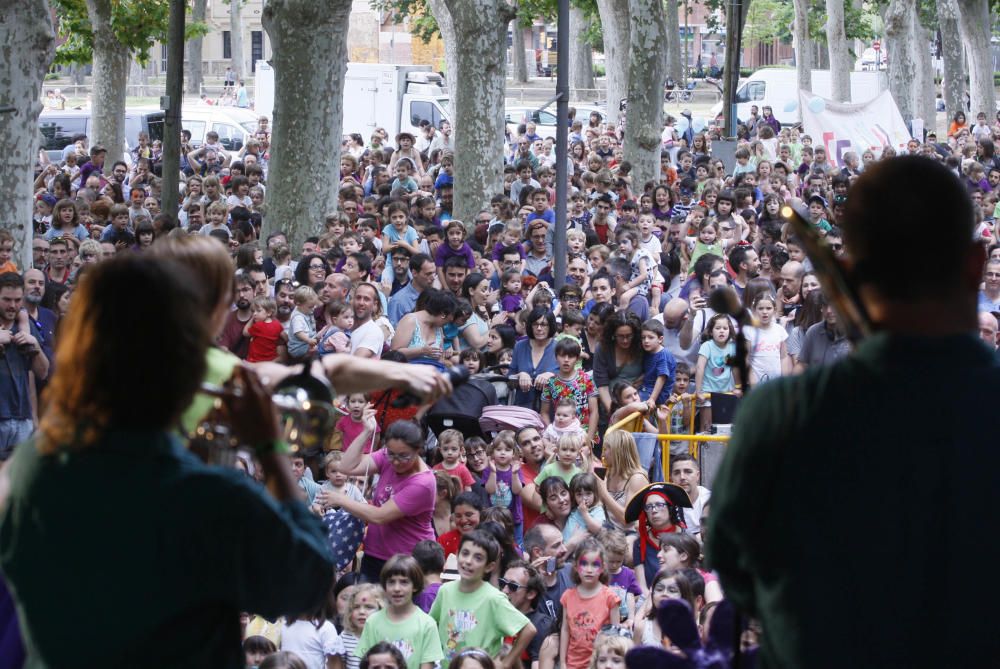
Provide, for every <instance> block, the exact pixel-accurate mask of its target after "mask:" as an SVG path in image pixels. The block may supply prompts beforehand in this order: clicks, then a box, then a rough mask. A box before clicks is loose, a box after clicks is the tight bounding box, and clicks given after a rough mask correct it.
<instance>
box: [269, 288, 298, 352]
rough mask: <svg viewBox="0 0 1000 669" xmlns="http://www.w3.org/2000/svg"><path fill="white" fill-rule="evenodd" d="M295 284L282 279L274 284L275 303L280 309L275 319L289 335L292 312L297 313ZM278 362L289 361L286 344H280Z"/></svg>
mask: <svg viewBox="0 0 1000 669" xmlns="http://www.w3.org/2000/svg"><path fill="white" fill-rule="evenodd" d="M294 283H295V282H294V281H293V280H292V279H280V280H278V281H275V282H274V302H275V304H276V305H277V307H278V310H277V312H276V314H275V317H276V318H277V319H278V322H279V323H281V326H282V327H283V328H285V334H286V335H287V334H288V324H289V323H290V322H291V320H292V312H293V311H295V286H294V285H293V284H294ZM278 360H281V361H287V360H288V346H287V345H285V344H284V343H279V344H278Z"/></svg>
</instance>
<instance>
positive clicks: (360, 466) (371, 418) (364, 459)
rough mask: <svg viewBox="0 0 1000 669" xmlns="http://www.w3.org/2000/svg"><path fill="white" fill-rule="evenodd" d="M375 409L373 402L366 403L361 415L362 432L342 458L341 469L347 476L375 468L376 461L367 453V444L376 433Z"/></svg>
mask: <svg viewBox="0 0 1000 669" xmlns="http://www.w3.org/2000/svg"><path fill="white" fill-rule="evenodd" d="M376 426H377V425H376V422H375V409H374V408H373V407H372V405H371V404H367V405H365V409H364V411H363V412H362V415H361V434H359V435H358V436H357V437H355V438H354V441H352V442H351V443H350V445H348V447H347V449H346V450H345V451H344V455H343V457H342V459H341V460H340V467H339V470H340V472H341V473H342V474H344V475H345V476H359V475H362V474H366V473H368V472H369V471H371V470H373V469H375V461H374V460H373V459H372V456H370V455H367V454H366V453H365V452H364V451H365V444H367V443H369V442H371V440H372V435H374V434H375V428H376Z"/></svg>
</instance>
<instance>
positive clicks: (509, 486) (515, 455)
mask: <svg viewBox="0 0 1000 669" xmlns="http://www.w3.org/2000/svg"><path fill="white" fill-rule="evenodd" d="M486 453H487V455H488V456H489V458H490V464H489V466H488V467H487V472H488V473H487V472H484V474H486V482H485V483H486V492H487V493H488V494H489V496H490V504H491V505H492V506H498V507H501V508H505V509H509V510H510V515H511V518H512V519H513V522H514V541H515V542H516V543H517V545H518V546H520V545H521V542H522V540H523V539H524V511H523V509H522V507H521V487H522V486H523V485H524V477H523V476H522V475H521V449H520V448H519V447H518V445H517V441H516V440H515V439H514V435H513V434H511V433H510V430H504V431H503V432H501V433H500V434H498V435H497V436H496V437H494V438H493V441H492V442H491V443H490V445H489V447H488V448H487V451H486Z"/></svg>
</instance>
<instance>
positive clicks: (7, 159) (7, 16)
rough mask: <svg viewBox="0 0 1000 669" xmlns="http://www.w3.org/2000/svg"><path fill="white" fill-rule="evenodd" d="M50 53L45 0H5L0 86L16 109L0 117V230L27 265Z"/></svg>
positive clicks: (16, 259)
mask: <svg viewBox="0 0 1000 669" xmlns="http://www.w3.org/2000/svg"><path fill="white" fill-rule="evenodd" d="M54 49H55V33H54V31H53V28H52V17H51V14H50V13H49V3H48V2H47V1H46V0H8V1H5V2H4V3H3V21H0V88H2V89H3V91H4V104H5V105H10V106H12V107H15V108H16V109H17V113H14V114H0V155H3V157H4V159H3V160H2V161H0V181H2V182H3V184H4V187H3V189H0V227H3V228H4V229H6V230H7V231H9V232H10V233H11V235H13V236H14V250H13V254H12V256H11V257H12V258H13V260H14V262H15V263H17V265H18V266H19V267H21V268H25V269H26V268H29V267H31V257H32V254H31V236H32V227H31V215H32V203H33V201H34V198H33V196H34V183H35V171H34V168H35V163H36V162H37V161H38V114H39V112H41V111H42V103H41V95H42V82H43V81H44V80H45V72H46V71H47V70H48V67H49V63H51V62H52V56H53V53H54Z"/></svg>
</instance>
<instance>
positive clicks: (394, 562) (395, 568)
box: [378, 553, 424, 595]
mask: <svg viewBox="0 0 1000 669" xmlns="http://www.w3.org/2000/svg"><path fill="white" fill-rule="evenodd" d="M393 576H403V577H405V578H408V579H410V583H412V584H413V594H414V595H419V594H420V592H421V591H422V590H423V589H424V573H423V571H422V570H421V568H420V564H419V563H418V562H417V561H416V559H414V557H413V556H412V555H405V554H401V553H400V554H397V555H393V556H392V557H391V558H389V560H388V561H387V562H386V563H385V564H384V565H383V566H382V571H381V572H380V573H379V576H378V580H379V583H381V584H382V587H383V588H384V587H386V583H388V582H389V579H390V578H391V577H393Z"/></svg>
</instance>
